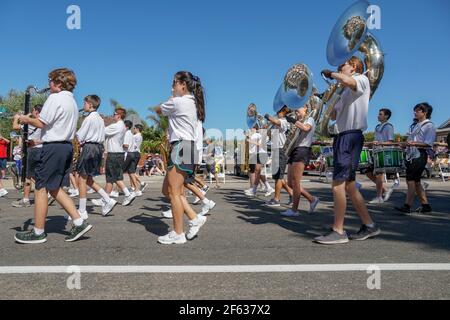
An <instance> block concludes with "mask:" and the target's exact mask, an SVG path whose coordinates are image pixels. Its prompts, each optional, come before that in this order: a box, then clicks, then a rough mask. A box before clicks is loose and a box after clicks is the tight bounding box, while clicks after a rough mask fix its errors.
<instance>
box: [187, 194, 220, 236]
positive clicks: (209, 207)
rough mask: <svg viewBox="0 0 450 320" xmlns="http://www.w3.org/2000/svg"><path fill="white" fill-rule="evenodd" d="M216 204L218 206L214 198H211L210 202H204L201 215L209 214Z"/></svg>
mask: <svg viewBox="0 0 450 320" xmlns="http://www.w3.org/2000/svg"><path fill="white" fill-rule="evenodd" d="M215 206H216V203H215V202H214V201H212V200H209V202H208V203H207V204H204V205H203V206H202V212H200V213H199V215H201V216H205V215H207V214H208V213H209V211H210V210H212V209H214V207H215ZM188 239H189V238H188Z"/></svg>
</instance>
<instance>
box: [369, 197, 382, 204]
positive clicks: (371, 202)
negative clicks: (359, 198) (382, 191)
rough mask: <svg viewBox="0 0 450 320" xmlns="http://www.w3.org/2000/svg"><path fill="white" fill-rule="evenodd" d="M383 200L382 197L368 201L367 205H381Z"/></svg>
mask: <svg viewBox="0 0 450 320" xmlns="http://www.w3.org/2000/svg"><path fill="white" fill-rule="evenodd" d="M382 203H384V200H383V198H382V197H376V198H375V199H373V200H371V201H369V204H382Z"/></svg>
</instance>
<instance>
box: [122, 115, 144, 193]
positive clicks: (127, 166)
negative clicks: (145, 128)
mask: <svg viewBox="0 0 450 320" xmlns="http://www.w3.org/2000/svg"><path fill="white" fill-rule="evenodd" d="M124 123H125V127H126V128H127V131H126V132H125V138H124V140H123V149H124V151H125V163H124V167H123V172H125V173H128V177H129V178H130V184H131V187H132V188H133V191H134V193H135V194H136V197H142V191H141V190H140V189H141V185H140V183H138V181H137V178H136V170H137V165H138V163H139V157H140V154H139V153H136V152H135V150H136V146H135V139H134V135H133V133H132V132H131V129H132V128H133V123H132V122H131V121H130V120H125V121H124Z"/></svg>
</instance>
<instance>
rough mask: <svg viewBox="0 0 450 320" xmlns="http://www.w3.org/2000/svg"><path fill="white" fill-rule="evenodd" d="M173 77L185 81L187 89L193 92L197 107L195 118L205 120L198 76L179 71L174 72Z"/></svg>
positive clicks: (201, 90)
mask: <svg viewBox="0 0 450 320" xmlns="http://www.w3.org/2000/svg"><path fill="white" fill-rule="evenodd" d="M175 79H176V80H177V81H180V82H184V83H186V86H187V89H188V90H189V91H190V92H192V93H193V94H194V97H195V105H196V107H197V119H198V120H200V121H201V122H205V119H206V114H205V94H204V89H203V86H202V83H201V81H200V78H199V77H197V76H194V75H193V74H192V73H190V72H188V71H180V72H177V73H176V74H175Z"/></svg>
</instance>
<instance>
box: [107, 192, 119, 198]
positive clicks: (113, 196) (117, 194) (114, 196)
mask: <svg viewBox="0 0 450 320" xmlns="http://www.w3.org/2000/svg"><path fill="white" fill-rule="evenodd" d="M109 196H110V198H118V197H119V191H111V193H110V194H109Z"/></svg>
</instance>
